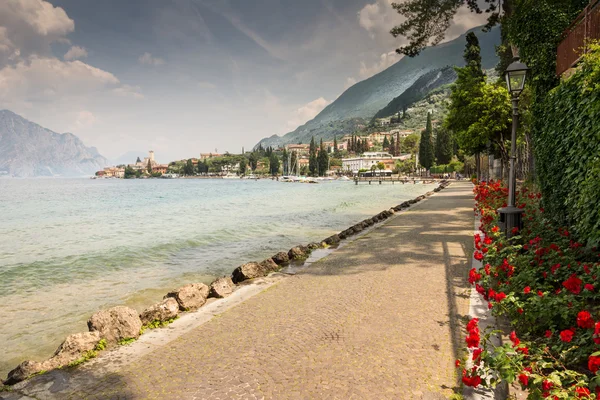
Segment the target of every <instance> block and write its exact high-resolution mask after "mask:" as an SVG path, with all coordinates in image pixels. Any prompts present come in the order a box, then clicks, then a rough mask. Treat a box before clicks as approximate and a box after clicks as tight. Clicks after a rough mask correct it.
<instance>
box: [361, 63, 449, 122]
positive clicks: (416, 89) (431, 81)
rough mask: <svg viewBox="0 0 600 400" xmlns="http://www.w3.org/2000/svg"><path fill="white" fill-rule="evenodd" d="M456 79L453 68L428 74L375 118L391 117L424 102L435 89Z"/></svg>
mask: <svg viewBox="0 0 600 400" xmlns="http://www.w3.org/2000/svg"><path fill="white" fill-rule="evenodd" d="M456 78H457V75H456V71H454V68H452V67H444V68H442V69H437V70H434V71H430V72H427V73H426V74H423V75H422V76H421V77H420V78H419V79H417V80H416V82H415V83H413V84H412V85H411V86H410V87H409V88H408V89H406V90H405V91H404V93H402V94H401V95H400V96H398V97H396V98H395V99H394V100H392V101H390V103H389V104H388V105H387V106H385V107H384V108H382V109H381V110H379V111H378V112H377V114H375V116H374V117H373V118H374V119H375V118H384V117H389V116H390V115H393V114H396V113H397V112H401V111H404V110H406V109H407V108H408V107H410V106H411V105H412V104H414V103H416V102H417V101H420V100H423V99H424V98H425V97H426V96H427V95H428V94H429V93H431V92H432V91H433V90H434V89H437V88H439V87H441V86H444V85H448V84H450V83H452V82H454V81H455V80H456Z"/></svg>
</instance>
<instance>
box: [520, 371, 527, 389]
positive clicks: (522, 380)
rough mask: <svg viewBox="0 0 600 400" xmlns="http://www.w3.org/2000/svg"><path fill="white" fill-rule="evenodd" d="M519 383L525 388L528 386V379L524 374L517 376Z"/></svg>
mask: <svg viewBox="0 0 600 400" xmlns="http://www.w3.org/2000/svg"><path fill="white" fill-rule="evenodd" d="M519 382H521V385H523V386H525V387H527V385H529V377H528V376H527V375H525V374H519Z"/></svg>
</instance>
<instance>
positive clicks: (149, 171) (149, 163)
mask: <svg viewBox="0 0 600 400" xmlns="http://www.w3.org/2000/svg"><path fill="white" fill-rule="evenodd" d="M146 169H147V170H148V173H149V174H152V161H150V160H148V166H147V167H146Z"/></svg>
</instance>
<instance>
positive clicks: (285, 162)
mask: <svg viewBox="0 0 600 400" xmlns="http://www.w3.org/2000/svg"><path fill="white" fill-rule="evenodd" d="M281 157H282V159H283V174H284V175H289V168H290V167H289V165H288V152H287V150H286V149H285V147H284V148H283V154H282V156H281Z"/></svg>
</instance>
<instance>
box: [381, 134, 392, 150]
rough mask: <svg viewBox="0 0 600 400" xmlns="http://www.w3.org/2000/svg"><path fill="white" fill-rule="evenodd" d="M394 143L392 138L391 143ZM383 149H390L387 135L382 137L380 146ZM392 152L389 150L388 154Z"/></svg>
mask: <svg viewBox="0 0 600 400" xmlns="http://www.w3.org/2000/svg"><path fill="white" fill-rule="evenodd" d="M393 142H394V137H393V136H392V143H393ZM382 147H383V149H384V150H385V149H390V142H389V140H388V138H387V135H385V136H384V137H383V145H382ZM392 151H393V150H390V152H392Z"/></svg>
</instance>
